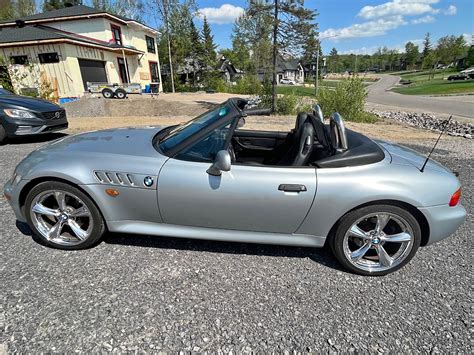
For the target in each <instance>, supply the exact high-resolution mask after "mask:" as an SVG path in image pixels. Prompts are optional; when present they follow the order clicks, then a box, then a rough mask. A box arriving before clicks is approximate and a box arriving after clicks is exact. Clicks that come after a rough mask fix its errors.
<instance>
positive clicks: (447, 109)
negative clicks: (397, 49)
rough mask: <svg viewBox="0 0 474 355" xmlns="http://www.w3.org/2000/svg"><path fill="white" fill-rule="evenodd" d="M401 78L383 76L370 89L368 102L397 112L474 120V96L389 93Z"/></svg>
mask: <svg viewBox="0 0 474 355" xmlns="http://www.w3.org/2000/svg"><path fill="white" fill-rule="evenodd" d="M399 80H400V77H397V76H393V75H382V77H381V78H380V80H379V81H377V82H376V83H374V84H372V85H370V86H369V87H368V91H369V96H368V98H367V102H368V103H371V104H377V105H383V106H390V107H396V108H397V110H399V111H400V110H401V111H403V110H406V111H415V112H418V111H421V112H433V113H437V114H441V115H444V116H447V115H451V114H452V115H453V116H457V117H460V118H466V119H470V120H474V95H464V96H437V97H435V96H415V95H402V94H398V93H395V92H392V91H388V90H389V89H390V88H392V87H393V86H394V85H396V84H397V83H398V81H399Z"/></svg>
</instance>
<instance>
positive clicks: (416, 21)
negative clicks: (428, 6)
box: [411, 15, 436, 25]
mask: <svg viewBox="0 0 474 355" xmlns="http://www.w3.org/2000/svg"><path fill="white" fill-rule="evenodd" d="M435 21H436V19H435V18H434V17H433V16H431V15H426V16H423V17H419V18H416V19H414V20H412V21H411V23H412V24H414V25H418V24H420V23H431V22H435Z"/></svg>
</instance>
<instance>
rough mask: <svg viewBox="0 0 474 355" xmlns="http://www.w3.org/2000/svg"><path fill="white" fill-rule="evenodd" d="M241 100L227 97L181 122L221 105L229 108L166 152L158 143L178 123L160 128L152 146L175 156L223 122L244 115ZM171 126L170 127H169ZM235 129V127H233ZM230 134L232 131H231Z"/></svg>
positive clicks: (170, 155)
mask: <svg viewBox="0 0 474 355" xmlns="http://www.w3.org/2000/svg"><path fill="white" fill-rule="evenodd" d="M242 101H245V100H242V99H229V100H227V101H225V102H224V103H222V104H220V105H219V106H217V107H215V108H212V109H210V110H208V111H206V112H205V113H203V114H201V115H199V116H197V117H195V118H193V119H191V120H189V121H187V122H186V123H182V124H181V125H183V124H187V123H189V122H192V121H193V120H195V119H197V118H199V117H201V116H203V115H205V114H206V113H208V112H211V111H217V110H218V109H220V108H223V107H228V108H229V111H228V112H227V113H226V114H225V115H224V116H222V117H220V118H218V119H216V120H214V121H212V122H211V123H210V124H208V125H207V126H205V127H204V128H202V129H200V130H198V131H197V132H195V133H193V134H191V135H190V136H189V137H187V138H186V139H184V140H183V141H182V142H180V143H179V144H177V145H175V146H174V147H172V148H171V149H169V150H167V151H166V152H164V151H163V150H162V149H161V148H160V143H161V142H162V141H163V140H164V139H165V138H166V137H167V136H168V134H169V133H170V132H171V131H172V130H173V129H175V128H178V127H179V126H180V125H174V126H170V127H166V128H164V129H162V130H161V131H160V132H158V133H157V134H156V136H155V137H154V139H153V146H154V148H155V149H156V150H157V151H158V152H159V153H160V154H163V155H165V156H168V157H170V158H172V157H174V156H176V155H177V154H179V153H180V152H181V151H183V150H185V149H186V148H188V147H189V146H191V145H193V144H194V143H196V142H197V141H199V140H200V139H204V138H205V137H207V135H208V134H209V133H210V132H211V131H213V130H215V129H217V128H218V127H221V126H222V125H224V124H225V123H228V122H230V121H232V120H234V119H235V118H236V117H238V118H240V117H244V116H245V114H244V112H243V111H242V110H241V109H240V107H243V105H242ZM234 126H235V125H231V127H234ZM170 128H171V129H170ZM233 129H235V127H234V128H233ZM231 134H232V132H231Z"/></svg>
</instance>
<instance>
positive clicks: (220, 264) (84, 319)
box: [0, 139, 474, 353]
mask: <svg viewBox="0 0 474 355" xmlns="http://www.w3.org/2000/svg"><path fill="white" fill-rule="evenodd" d="M430 144H431V142H430ZM468 144H471V146H470V148H467V145H468ZM38 146H39V143H35V142H30V143H26V144H14V145H7V146H2V147H0V186H3V184H4V182H5V181H6V180H7V178H8V177H9V176H10V175H11V174H12V173H13V169H14V166H15V164H17V163H18V162H19V161H20V159H21V158H22V157H24V156H25V155H26V154H28V153H29V152H30V151H31V150H32V149H34V148H36V147H38ZM414 148H415V149H419V150H422V151H423V152H426V151H427V146H414ZM470 153H472V143H470V141H467V140H460V139H458V140H454V139H452V140H444V141H441V142H440V149H439V150H438V151H437V153H436V154H435V158H436V159H439V160H440V161H441V162H443V163H445V164H447V166H449V167H450V168H451V169H455V170H457V171H459V172H460V173H461V179H462V180H463V182H464V184H466V185H465V189H464V196H463V199H464V204H465V206H472V198H473V186H472V181H474V176H473V171H474V169H473V161H472V157H471V155H470ZM469 184H470V185H469ZM470 208H471V207H470ZM470 213H472V211H470ZM276 218H277V217H276ZM471 221H472V214H471ZM469 223H470V222H469ZM469 223H465V224H464V225H463V226H462V228H461V229H460V230H459V231H458V232H457V233H456V234H455V235H454V236H453V237H451V238H450V239H448V240H445V241H443V242H441V243H439V244H436V245H434V246H431V247H428V248H422V249H421V250H420V251H419V252H418V254H417V256H416V257H415V258H414V259H413V260H412V262H411V263H410V264H409V265H408V266H407V267H405V268H404V269H402V270H400V271H399V272H397V273H395V274H393V275H390V276H387V277H383V278H367V277H360V276H355V275H352V274H348V273H346V272H344V271H342V270H341V269H340V268H339V266H338V265H337V263H336V262H335V261H334V259H333V257H332V256H331V255H330V254H329V253H328V252H326V251H325V250H317V249H310V248H291V247H277V246H262V245H250V244H232V243H217V242H206V241H193V240H182V239H167V238H158V237H147V236H132V235H107V236H106V237H105V239H104V241H103V242H102V243H101V244H100V245H98V246H97V247H95V248H92V249H89V250H84V251H74V252H65V251H60V250H54V249H49V248H46V247H44V246H41V245H40V244H38V243H36V242H35V240H34V239H33V238H32V237H31V236H29V235H28V230H27V229H24V228H23V227H22V228H21V230H22V231H23V233H22V232H21V231H20V230H19V229H18V228H17V227H16V226H15V220H14V215H13V213H12V212H11V210H10V208H9V207H8V204H7V202H6V200H5V199H4V198H0V226H1V228H0V255H1V260H2V262H1V265H0V270H1V273H0V285H1V287H0V301H1V303H0V304H1V307H2V308H1V310H0V326H1V328H2V332H1V333H0V352H1V351H2V350H3V351H5V350H6V349H5V348H7V349H8V351H9V352H12V353H13V352H19V353H28V352H29V353H39V352H59V353H73V352H76V351H77V352H85V353H92V352H106V351H120V352H124V351H134V352H136V351H139V350H142V351H146V352H156V351H159V350H160V349H163V350H170V351H173V350H184V351H192V350H194V351H205V350H209V351H210V352H217V351H219V350H221V351H224V352H229V351H231V350H233V351H242V350H243V351H251V350H254V351H260V352H270V351H275V352H283V351H285V350H288V351H292V350H296V351H302V352H307V351H313V352H314V351H320V352H328V351H331V352H335V351H341V352H348V351H351V352H363V353H365V352H367V351H371V352H378V351H380V352H389V351H390V352H413V351H415V352H441V353H445V352H461V353H472V350H473V349H472V342H471V340H470V331H471V330H472V323H471V321H472V318H471V317H470V316H471V315H472V309H471V301H472V300H471V297H470V295H469V292H470V288H471V285H472V277H471V276H470V275H472V274H473V273H472V258H471V255H472V226H471V225H470V224H469Z"/></svg>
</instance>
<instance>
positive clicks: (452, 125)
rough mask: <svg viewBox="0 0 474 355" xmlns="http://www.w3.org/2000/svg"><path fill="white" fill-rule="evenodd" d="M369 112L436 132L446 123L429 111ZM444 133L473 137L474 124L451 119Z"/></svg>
mask: <svg viewBox="0 0 474 355" xmlns="http://www.w3.org/2000/svg"><path fill="white" fill-rule="evenodd" d="M370 112H372V113H373V114H375V115H376V116H378V117H380V118H385V119H391V120H395V121H398V122H401V123H405V124H408V125H410V126H416V127H420V128H425V129H429V130H432V131H437V132H440V131H441V130H442V129H443V128H444V126H445V123H446V120H441V119H439V118H436V116H435V115H433V114H430V113H415V112H404V111H396V112H394V111H379V110H370ZM446 133H447V134H449V135H451V136H458V137H464V138H468V139H472V138H473V137H474V125H472V124H469V123H463V122H458V121H455V120H451V121H450V122H449V125H448V127H447V129H446Z"/></svg>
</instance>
